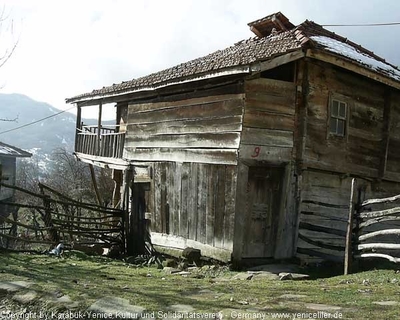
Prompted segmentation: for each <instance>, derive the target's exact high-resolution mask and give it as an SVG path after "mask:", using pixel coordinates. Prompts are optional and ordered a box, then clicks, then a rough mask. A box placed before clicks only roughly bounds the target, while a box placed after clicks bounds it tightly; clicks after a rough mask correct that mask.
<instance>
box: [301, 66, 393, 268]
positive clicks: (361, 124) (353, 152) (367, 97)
mask: <svg viewBox="0 0 400 320" xmlns="http://www.w3.org/2000/svg"><path fill="white" fill-rule="evenodd" d="M307 86H308V91H309V94H308V95H307V97H306V101H305V106H306V108H307V113H306V133H307V135H306V147H305V152H304V156H303V157H304V158H303V169H304V171H303V172H302V181H301V184H300V185H299V188H300V190H299V192H300V199H301V201H300V208H299V212H300V215H299V230H298V241H297V254H298V256H299V257H301V258H306V259H309V258H310V256H314V257H320V258H323V259H328V260H335V261H343V256H344V246H345V234H346V227H347V218H348V205H349V200H350V185H351V178H350V177H349V175H353V176H359V178H358V181H359V182H358V187H360V186H363V188H364V190H365V191H364V193H363V195H364V196H366V197H369V198H375V197H384V196H392V195H395V194H398V193H400V185H399V184H398V183H396V182H395V181H399V180H398V179H399V177H400V176H399V175H398V173H399V172H400V162H399V154H398V146H397V144H398V142H400V140H398V139H399V138H400V125H398V124H397V123H400V121H399V120H400V105H399V97H400V96H399V94H398V93H397V92H395V91H391V92H390V94H388V88H385V87H384V86H383V85H382V84H379V83H377V82H374V81H372V80H370V79H367V78H364V77H360V76H358V75H356V74H354V73H350V72H347V71H344V70H341V69H339V68H335V67H332V66H330V65H328V64H325V63H322V62H316V61H315V60H309V61H308V81H307ZM331 96H333V97H336V98H337V99H339V100H342V101H345V102H347V104H348V110H349V114H348V126H347V128H346V136H345V137H337V136H330V135H329V132H328V131H329V122H328V120H329V101H330V98H331ZM385 121H386V124H385ZM386 145H387V146H388V148H387V150H386ZM399 146H400V145H399ZM362 178H365V179H366V180H363V179H362ZM371 178H372V179H371ZM378 178H381V179H382V178H383V179H385V178H386V179H388V180H392V182H390V181H384V180H383V181H382V180H381V181H380V182H379V180H374V179H378ZM388 227H389V225H388Z"/></svg>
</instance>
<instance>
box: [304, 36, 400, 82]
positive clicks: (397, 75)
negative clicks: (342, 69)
mask: <svg viewBox="0 0 400 320" xmlns="http://www.w3.org/2000/svg"><path fill="white" fill-rule="evenodd" d="M310 38H311V40H313V41H315V42H317V43H319V44H320V45H323V46H324V47H325V49H326V50H328V51H331V52H333V53H337V54H340V55H342V56H345V57H347V58H350V59H351V60H355V61H357V62H359V63H361V64H363V65H365V66H366V67H368V68H370V69H372V70H375V71H378V72H380V73H382V72H383V73H385V74H386V75H387V76H389V77H390V78H392V79H394V80H396V81H400V70H399V69H396V68H394V67H393V66H391V65H390V64H387V63H384V62H382V61H379V60H376V59H375V58H373V57H371V56H369V55H367V54H366V53H363V52H360V51H358V50H357V49H356V48H354V47H352V46H351V45H349V44H347V43H343V42H341V41H338V40H335V39H332V38H328V37H324V36H312V37H310Z"/></svg>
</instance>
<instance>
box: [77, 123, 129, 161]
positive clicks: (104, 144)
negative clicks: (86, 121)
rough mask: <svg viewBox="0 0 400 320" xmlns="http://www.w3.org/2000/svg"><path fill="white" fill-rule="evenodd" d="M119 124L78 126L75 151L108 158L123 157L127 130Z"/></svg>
mask: <svg viewBox="0 0 400 320" xmlns="http://www.w3.org/2000/svg"><path fill="white" fill-rule="evenodd" d="M118 129H119V126H117V125H114V126H100V127H98V126H86V125H83V124H82V125H81V127H80V128H77V132H76V137H75V152H79V153H83V154H87V155H92V156H98V157H106V158H122V152H123V150H124V140H125V132H118Z"/></svg>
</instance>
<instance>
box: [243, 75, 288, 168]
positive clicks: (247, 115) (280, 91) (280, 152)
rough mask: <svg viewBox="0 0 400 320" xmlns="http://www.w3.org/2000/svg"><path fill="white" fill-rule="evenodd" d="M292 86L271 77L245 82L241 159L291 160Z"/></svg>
mask: <svg viewBox="0 0 400 320" xmlns="http://www.w3.org/2000/svg"><path fill="white" fill-rule="evenodd" d="M295 89H296V86H295V84H294V83H292V82H286V81H279V80H273V79H265V78H258V79H253V80H248V81H246V82H245V94H246V99H245V112H244V117H243V130H242V136H241V143H240V149H239V157H240V158H241V159H252V160H259V161H263V160H265V161H270V162H281V163H282V162H288V161H290V160H291V157H292V148H293V131H294V120H295V104H294V101H295V92H296V91H295Z"/></svg>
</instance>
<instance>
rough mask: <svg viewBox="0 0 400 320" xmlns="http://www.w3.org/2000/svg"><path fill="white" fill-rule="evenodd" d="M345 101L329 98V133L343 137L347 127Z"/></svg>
mask: <svg viewBox="0 0 400 320" xmlns="http://www.w3.org/2000/svg"><path fill="white" fill-rule="evenodd" d="M347 109H348V107H347V103H346V102H343V101H340V100H336V99H331V106H330V117H329V133H330V134H332V135H336V136H340V137H344V136H345V135H346V127H347V112H348V110H347Z"/></svg>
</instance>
